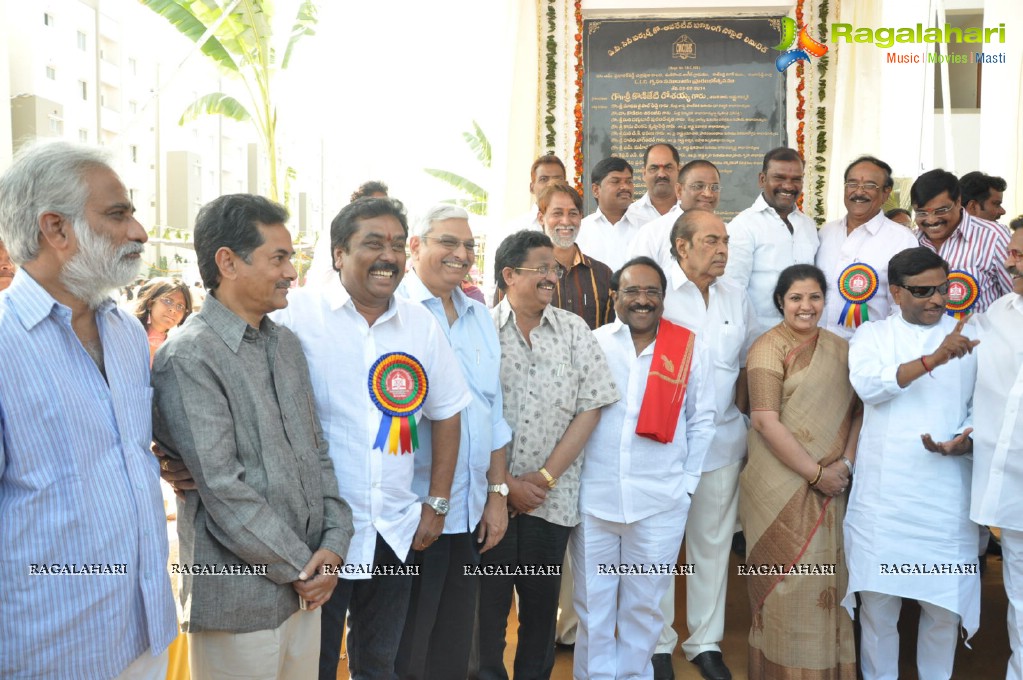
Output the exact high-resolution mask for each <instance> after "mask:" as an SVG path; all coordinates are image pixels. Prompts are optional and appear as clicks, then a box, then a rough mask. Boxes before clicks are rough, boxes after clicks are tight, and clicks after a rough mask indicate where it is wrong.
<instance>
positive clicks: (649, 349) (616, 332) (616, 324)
mask: <svg viewBox="0 0 1023 680" xmlns="http://www.w3.org/2000/svg"><path fill="white" fill-rule="evenodd" d="M604 327H606V328H607V329H608V330H607V333H608V334H609V335H612V336H614V337H616V338H618V340H619V341H621V342H623V343H624V342H626V341H627V342H628V343H629V344H630V345H631V344H632V329H631V328H629V327H628V326H626V325H625V322H623V321H622V320H621V319H615V320H614V321H612V322H610V323H608V324H604V326H602V328H604ZM623 335H624V337H621V336H623ZM656 344H657V339H656V338H654V341H653V342H651V343H650V344H649V345H647V346H646V347H644V348H643V351H641V352H640V353H639V354H636V353H635V352H633V356H635V357H641V356H645V355H647V354H653V352H654V345H656ZM633 347H635V345H633Z"/></svg>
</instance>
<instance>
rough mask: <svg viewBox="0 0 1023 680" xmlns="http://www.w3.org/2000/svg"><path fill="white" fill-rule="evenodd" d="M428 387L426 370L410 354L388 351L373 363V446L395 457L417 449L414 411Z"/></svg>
mask: <svg viewBox="0 0 1023 680" xmlns="http://www.w3.org/2000/svg"><path fill="white" fill-rule="evenodd" d="M428 390H429V383H428V381H427V379H426V370H425V369H424V368H423V364H421V363H420V362H419V360H418V359H416V358H415V357H414V356H412V355H411V354H405V353H404V352H390V353H388V354H385V355H383V356H381V357H380V358H379V359H377V360H376V361H375V362H373V366H372V367H371V368H370V369H369V398H370V399H371V400H372V401H373V405H374V406H376V407H377V408H378V409H380V412H381V414H380V429H379V430H378V431H377V438H376V441H375V442H373V448H374V449H380V450H381V451H384V452H386V453H390V454H391V455H394V456H396V455H398V454H399V453H402V454H405V453H413V452H415V450H416V449H418V448H419V433H418V432H417V430H416V419H415V414H416V411H418V410H419V409H421V408H422V407H423V402H424V401H425V400H426V393H427V391H428Z"/></svg>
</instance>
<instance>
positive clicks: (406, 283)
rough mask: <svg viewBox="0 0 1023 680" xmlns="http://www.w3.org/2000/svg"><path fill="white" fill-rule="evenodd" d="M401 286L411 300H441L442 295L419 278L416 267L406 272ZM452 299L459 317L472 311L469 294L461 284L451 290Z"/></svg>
mask: <svg viewBox="0 0 1023 680" xmlns="http://www.w3.org/2000/svg"><path fill="white" fill-rule="evenodd" d="M400 285H401V287H402V288H404V290H405V295H406V296H407V297H408V299H409V300H412V301H413V302H427V301H429V300H440V297H439V296H437V295H434V294H433V292H432V291H430V289H429V288H427V287H426V284H425V283H423V280H422V279H421V278H419V274H417V273H416V270H415V269H410V270H408V271H407V272H405V276H404V277H403V278H402V279H401V284H400ZM451 301H452V302H453V303H454V305H455V313H456V314H457V315H458V317H459V318H461V317H462V316H464V315H465V314H466V313H468V312H471V311H472V305H470V304H469V296H468V295H466V294H465V292H463V291H462V288H461V287H460V286H455V287H454V289H452V291H451Z"/></svg>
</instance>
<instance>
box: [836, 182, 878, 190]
mask: <svg viewBox="0 0 1023 680" xmlns="http://www.w3.org/2000/svg"><path fill="white" fill-rule="evenodd" d="M880 188H881V185H880V184H877V183H875V182H857V181H855V180H849V181H848V182H846V183H845V190H846V191H859V190H860V189H863V190H864V191H877V190H878V189H880Z"/></svg>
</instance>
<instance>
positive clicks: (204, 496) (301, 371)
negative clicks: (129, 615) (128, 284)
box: [153, 194, 353, 678]
mask: <svg viewBox="0 0 1023 680" xmlns="http://www.w3.org/2000/svg"><path fill="white" fill-rule="evenodd" d="M287 218H288V216H287V212H286V211H285V210H284V208H282V207H281V206H279V205H277V204H275V203H271V202H270V201H268V200H266V199H264V198H261V197H258V196H250V195H245V194H237V195H231V196H222V197H221V198H218V199H216V200H214V201H213V202H212V203H210V204H208V205H207V206H205V207H204V208H203V209H202V211H200V213H199V216H198V218H197V223H196V228H195V249H196V255H197V256H198V260H199V270H200V273H201V275H202V277H203V282H204V283H205V284H206V286H207V288H208V289H209V290H210V295H209V297H207V299H206V302H205V304H204V305H203V309H202V311H201V312H200V313H199V314H198V315H196V316H194V317H192V318H191V319H189V321H188V323H187V324H185V326H184V327H183V328H182V329H181V331H180V333H178V334H177V335H176V336H174V337H172V338H171V339H170V340H168V341H167V343H166V344H165V345H164V346H163V347H161V348H160V350H159V351H158V352H157V354H156V357H155V361H154V364H153V386H154V388H155V402H154V403H155V409H154V425H153V430H154V437H155V439H156V441H157V443H158V444H159V446H160V447H161V448H163V449H164V450H165V451H166V453H167V455H168V456H169V457H172V458H173V457H177V458H180V459H181V460H182V461H183V462H184V463H185V465H186V466H187V467H188V470H189V471H190V472H191V473H192V476H193V477H194V478H195V483H196V486H197V489H196V490H195V491H188V492H185V500H184V503H179V508H178V535H179V538H180V542H181V552H180V560H179V564H174V565H171V571H172V572H174V571H177V572H178V573H180V574H181V603H182V606H183V608H184V612H183V623H182V627H183V629H184V630H185V631H186V632H187V633H189V666H190V670H191V673H192V677H200V678H209V677H221V676H222V674H224V673H226V672H230V673H233V674H235V675H234V676H232V677H241V676H244V677H260V678H263V677H267V678H275V677H276V678H287V677H312V676H315V673H316V666H317V658H318V656H319V639H320V631H319V619H320V612H319V611H318V610H317V608H318V607H319V606H320V605H321V604H322V603H323V602H325V601H326V600H327V599H329V597H330V594H331V592H332V591H333V588H334V586H335V585H336V583H337V578H336V574H335V572H336V569H337V567H338V565H339V564H340V561H341V558H340V557H339V555H344V554H345V553H346V552H347V550H348V544H349V542H350V540H351V536H352V533H353V527H352V514H351V510H350V508H349V507H348V504H347V503H345V502H344V501H343V500H341V498H340V497H339V495H338V487H337V479H336V477H335V475H334V468H333V465H332V464H331V460H330V457H329V456H328V454H327V444H326V441H325V440H324V438H323V435H322V431H321V429H320V424H319V421H318V420H317V416H316V411H315V410H314V407H313V403H312V387H311V384H310V380H309V370H308V366H307V364H306V360H305V356H304V355H303V353H302V348H301V345H300V344H299V342H298V339H297V338H296V337H295V336H294V335H293V334H292V333H291V331H289V330H288V329H287V328H283V327H280V326H278V325H277V324H275V323H274V322H272V321H271V320H270V319H268V318H267V317H266V316H265V314H266V313H268V312H270V311H273V310H275V309H280V308H282V307H284V306H286V305H287V292H288V287H289V286H290V283H291V281H293V280H294V278H295V276H296V274H295V270H294V267H292V265H291V261H290V260H291V256H292V255H293V254H294V252H293V249H292V245H291V236H290V234H289V233H288V230H287V229H286V228H285V227H284V222H285V221H286V220H287ZM300 607H301V608H302V609H308V610H309V611H300ZM225 632H226V633H231V635H226V636H225V635H217V634H214V633H225Z"/></svg>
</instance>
